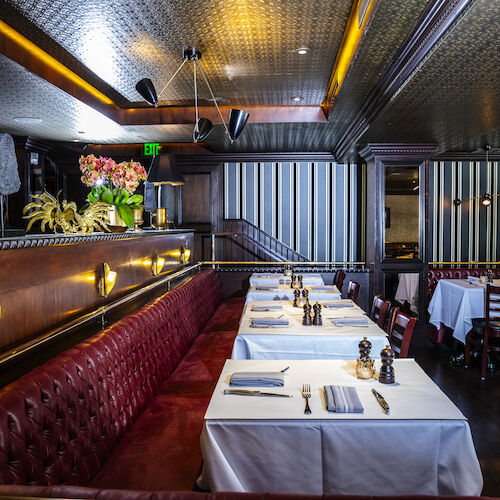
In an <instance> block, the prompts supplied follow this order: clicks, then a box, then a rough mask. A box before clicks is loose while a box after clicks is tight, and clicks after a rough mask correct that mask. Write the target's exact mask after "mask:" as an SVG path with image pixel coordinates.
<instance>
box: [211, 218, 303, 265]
mask: <svg viewBox="0 0 500 500" xmlns="http://www.w3.org/2000/svg"><path fill="white" fill-rule="evenodd" d="M217 234H218V235H219V236H217V238H216V257H217V259H218V260H225V261H232V262H248V261H255V260H257V261H263V262H270V261H271V262H273V261H274V262H308V261H309V259H307V258H306V257H304V256H303V255H301V254H300V253H298V252H296V251H295V250H292V249H291V248H290V247H288V246H286V245H284V244H283V243H282V242H281V241H279V240H277V239H276V238H273V237H272V236H270V235H269V234H267V233H266V232H264V231H262V230H261V229H259V228H258V227H257V226H254V225H253V224H251V223H250V222H248V221H246V220H243V219H225V220H224V230H223V233H216V235H217Z"/></svg>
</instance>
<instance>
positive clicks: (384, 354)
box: [378, 345, 396, 384]
mask: <svg viewBox="0 0 500 500" xmlns="http://www.w3.org/2000/svg"><path fill="white" fill-rule="evenodd" d="M395 356H396V353H395V352H394V351H393V350H392V349H391V346H388V345H386V346H385V349H382V351H380V359H381V361H382V366H381V367H380V373H379V376H378V381H379V382H380V383H381V384H394V382H395V380H396V377H395V376H394V367H393V366H392V363H393V362H394V357H395Z"/></svg>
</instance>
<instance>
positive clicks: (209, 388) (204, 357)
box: [159, 332, 236, 395]
mask: <svg viewBox="0 0 500 500" xmlns="http://www.w3.org/2000/svg"><path fill="white" fill-rule="evenodd" d="M235 338H236V332H218V333H210V334H202V335H200V336H199V337H198V338H197V339H196V341H195V342H194V344H193V346H192V347H191V349H190V350H189V352H188V353H187V354H186V356H184V358H183V359H182V361H181V362H180V363H179V365H178V366H177V368H176V369H175V371H174V372H173V373H172V375H170V377H169V378H168V380H167V381H166V382H165V383H164V384H163V385H162V386H161V387H160V390H159V392H160V393H161V394H190V393H195V394H207V395H211V394H212V392H213V389H214V387H215V384H216V382H217V380H218V379H219V375H220V373H221V371H222V367H223V366H224V362H225V360H226V359H228V358H230V357H231V352H232V350H233V343H234V339H235Z"/></svg>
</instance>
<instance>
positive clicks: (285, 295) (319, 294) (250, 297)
mask: <svg viewBox="0 0 500 500" xmlns="http://www.w3.org/2000/svg"><path fill="white" fill-rule="evenodd" d="M318 286H321V287H327V288H328V290H327V291H314V290H311V287H310V286H304V288H307V289H308V290H309V300H310V301H316V300H337V299H340V292H339V289H338V288H337V287H336V286H333V285H318ZM258 287H259V285H256V286H252V287H250V289H249V290H248V293H247V298H246V301H247V303H248V302H249V301H256V300H258V301H261V300H293V292H294V290H293V288H290V285H277V286H276V287H273V289H272V290H257V288H258Z"/></svg>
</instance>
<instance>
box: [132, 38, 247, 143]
mask: <svg viewBox="0 0 500 500" xmlns="http://www.w3.org/2000/svg"><path fill="white" fill-rule="evenodd" d="M182 55H183V58H184V60H183V61H182V64H181V65H180V66H179V67H178V68H177V71H176V72H175V73H174V74H173V75H172V76H171V77H170V80H169V81H168V82H167V84H166V85H165V87H163V89H162V90H161V92H160V93H159V94H158V95H156V90H155V87H154V85H153V82H152V81H151V80H150V79H149V78H143V79H142V80H140V81H139V82H137V85H136V86H135V88H136V90H137V92H139V94H141V96H142V97H143V98H144V100H145V101H146V102H148V103H149V104H151V105H152V106H154V107H155V108H157V107H158V98H159V97H160V96H161V95H162V94H163V92H165V89H166V88H167V87H168V86H169V85H170V83H171V82H172V80H173V79H174V78H175V77H176V75H177V73H179V71H180V70H181V69H182V67H183V66H184V64H186V63H187V62H188V61H193V79H194V105H195V113H196V116H195V119H196V121H195V126H194V130H193V141H194V142H198V141H202V140H203V139H205V138H206V137H207V136H208V134H210V132H211V131H212V129H213V128H214V126H213V123H212V122H211V121H210V120H209V119H208V118H199V117H198V85H197V70H199V71H200V73H201V75H202V76H203V79H204V80H205V83H206V84H207V87H208V90H209V91H210V95H211V96H212V100H213V102H214V104H215V107H216V108H217V111H218V113H219V116H220V119H221V120H222V124H223V125H224V129H225V131H226V134H227V135H228V136H229V139H230V140H231V142H234V141H235V140H236V139H237V138H238V136H239V135H240V134H241V132H242V131H243V129H244V128H245V125H246V123H247V120H248V116H249V115H248V113H247V112H246V111H243V110H241V109H231V110H230V112H229V127H228V126H227V125H226V122H225V121H224V118H223V117H222V113H221V111H220V109H219V105H218V104H217V100H216V98H215V96H214V93H213V92H212V88H211V87H210V84H209V83H208V79H207V77H206V75H205V72H204V71H203V68H202V67H201V65H200V63H199V60H200V59H201V52H199V51H198V50H196V49H195V48H194V47H193V48H191V49H185V50H184V51H183V53H182Z"/></svg>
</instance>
